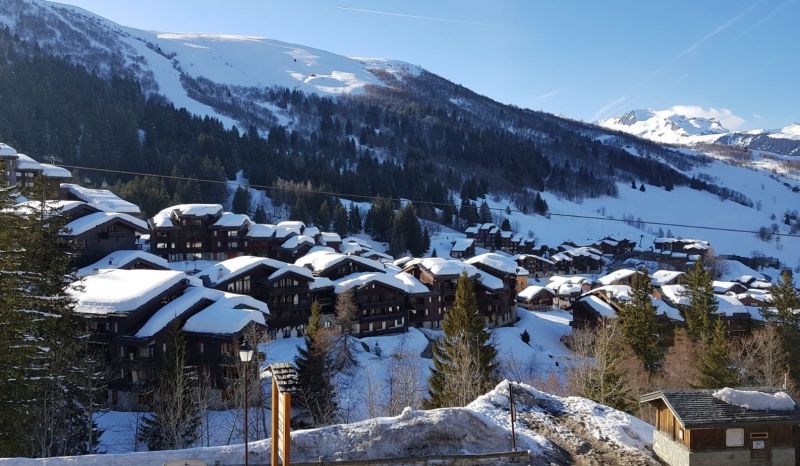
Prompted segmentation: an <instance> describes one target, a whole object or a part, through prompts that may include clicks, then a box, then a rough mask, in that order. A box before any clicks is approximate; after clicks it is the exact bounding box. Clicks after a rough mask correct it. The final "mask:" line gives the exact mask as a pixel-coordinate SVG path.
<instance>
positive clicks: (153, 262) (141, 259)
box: [75, 250, 169, 277]
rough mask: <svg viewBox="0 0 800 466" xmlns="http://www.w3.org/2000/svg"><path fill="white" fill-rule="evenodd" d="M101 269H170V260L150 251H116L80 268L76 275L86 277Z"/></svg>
mask: <svg viewBox="0 0 800 466" xmlns="http://www.w3.org/2000/svg"><path fill="white" fill-rule="evenodd" d="M100 269H123V270H140V269H144V270H169V262H167V260H166V259H164V258H162V257H158V256H156V255H153V254H150V253H149V252H144V251H139V250H123V251H114V252H112V253H111V254H109V255H107V256H106V257H104V258H102V259H100V260H99V261H97V262H95V263H94V264H90V265H87V266H86V267H84V268H82V269H79V270H78V271H77V273H76V274H75V275H76V276H78V277H85V276H87V275H92V274H95V273H97V271H98V270H100Z"/></svg>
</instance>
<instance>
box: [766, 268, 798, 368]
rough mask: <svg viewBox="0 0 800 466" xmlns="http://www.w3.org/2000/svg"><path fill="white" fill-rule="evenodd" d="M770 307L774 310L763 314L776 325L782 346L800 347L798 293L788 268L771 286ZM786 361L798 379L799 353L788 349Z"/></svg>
mask: <svg viewBox="0 0 800 466" xmlns="http://www.w3.org/2000/svg"><path fill="white" fill-rule="evenodd" d="M772 307H774V308H775V311H774V312H773V311H765V312H763V314H764V317H765V318H766V319H768V320H769V321H771V322H772V323H773V324H774V325H775V326H776V328H777V331H778V334H779V335H780V337H781V341H782V343H783V347H784V348H798V347H800V295H798V292H797V290H796V289H795V287H794V280H793V278H792V272H791V271H789V270H784V271H783V272H782V273H781V282H780V283H778V284H777V285H775V286H774V287H772ZM788 363H789V372H790V373H791V376H792V379H793V380H795V381H800V353H798V352H797V351H790V352H789V361H788Z"/></svg>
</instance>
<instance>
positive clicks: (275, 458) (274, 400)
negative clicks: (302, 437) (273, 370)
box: [272, 376, 278, 466]
mask: <svg viewBox="0 0 800 466" xmlns="http://www.w3.org/2000/svg"><path fill="white" fill-rule="evenodd" d="M272 466H278V382H277V381H276V380H275V377H274V376H273V377H272Z"/></svg>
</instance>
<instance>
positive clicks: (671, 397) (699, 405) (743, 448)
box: [639, 388, 800, 466]
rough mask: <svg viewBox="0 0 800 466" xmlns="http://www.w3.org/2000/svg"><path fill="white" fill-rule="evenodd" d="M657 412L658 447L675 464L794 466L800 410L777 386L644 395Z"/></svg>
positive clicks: (659, 453) (655, 438) (643, 401)
mask: <svg viewBox="0 0 800 466" xmlns="http://www.w3.org/2000/svg"><path fill="white" fill-rule="evenodd" d="M639 402H640V403H641V404H643V405H646V406H647V407H649V408H650V409H651V410H652V412H653V416H652V417H653V419H654V422H653V424H654V427H655V429H653V451H654V452H655V454H656V456H657V457H658V458H659V459H660V460H661V461H663V462H664V463H666V464H668V465H671V466H694V465H712V464H720V465H724V464H728V465H754V466H755V465H774V466H779V465H780V466H794V464H795V461H796V452H795V448H796V444H797V441H796V438H797V426H798V424H800V409H798V407H797V405H796V403H795V402H794V400H792V398H791V397H790V396H789V395H788V394H787V393H786V392H784V391H781V390H779V389H774V388H758V389H747V390H734V389H730V388H723V389H720V390H662V391H658V392H654V393H650V394H647V395H643V396H641V397H640V398H639Z"/></svg>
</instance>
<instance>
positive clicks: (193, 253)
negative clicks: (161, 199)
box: [150, 204, 249, 262]
mask: <svg viewBox="0 0 800 466" xmlns="http://www.w3.org/2000/svg"><path fill="white" fill-rule="evenodd" d="M248 226H249V220H247V218H246V216H241V215H237V214H230V213H225V212H223V210H222V206H221V205H219V204H184V205H176V206H172V207H168V208H166V209H164V210H162V211H161V212H159V213H158V214H156V215H155V216H154V217H153V218H152V219H150V228H151V230H152V234H151V237H150V250H151V252H152V253H153V254H156V255H159V256H161V257H164V258H165V259H168V260H169V261H170V262H175V261H188V260H194V259H201V260H225V259H229V258H231V257H236V256H237V255H239V254H241V250H242V248H243V243H242V241H243V240H244V236H245V233H246V231H247V227H248Z"/></svg>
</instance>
